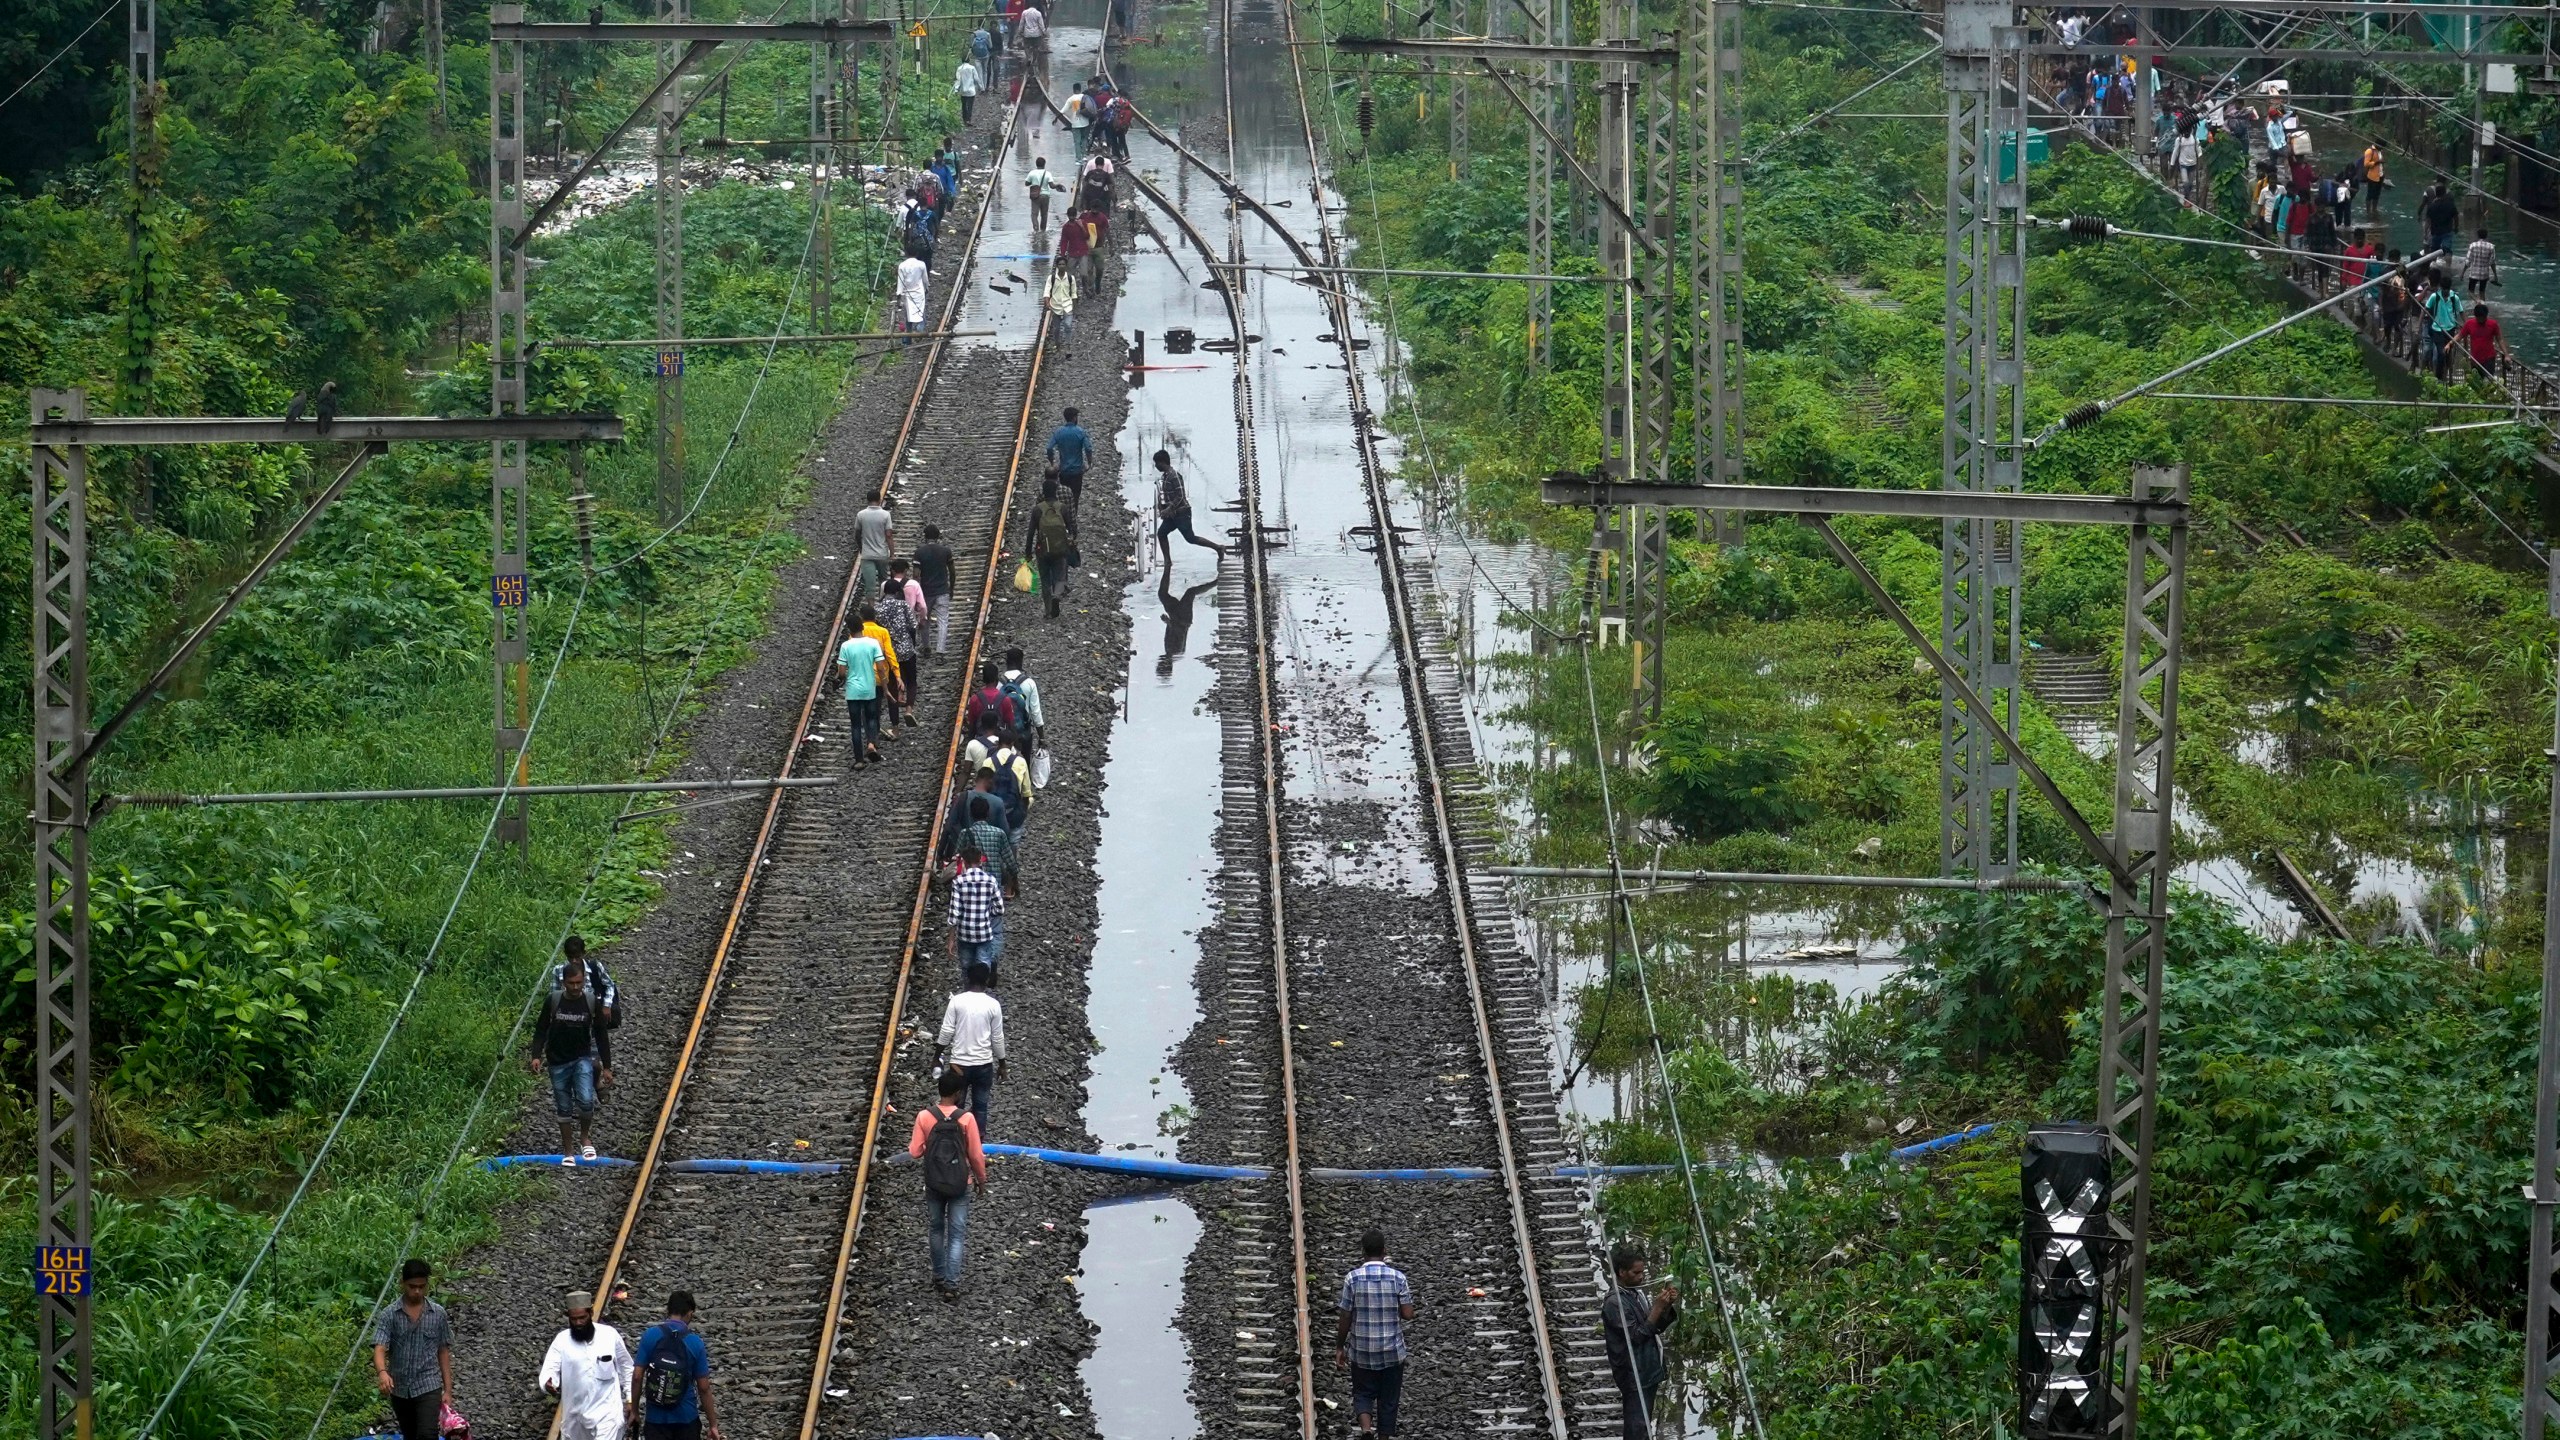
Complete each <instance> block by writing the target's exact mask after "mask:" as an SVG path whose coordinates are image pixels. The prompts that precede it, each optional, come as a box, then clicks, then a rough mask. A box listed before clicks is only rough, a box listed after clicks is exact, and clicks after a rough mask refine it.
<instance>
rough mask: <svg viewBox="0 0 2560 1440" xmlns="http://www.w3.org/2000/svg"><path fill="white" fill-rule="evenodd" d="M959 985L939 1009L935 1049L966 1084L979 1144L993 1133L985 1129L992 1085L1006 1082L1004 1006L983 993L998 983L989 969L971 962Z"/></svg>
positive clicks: (993, 1092)
mask: <svg viewBox="0 0 2560 1440" xmlns="http://www.w3.org/2000/svg"><path fill="white" fill-rule="evenodd" d="M960 983H961V984H962V985H963V986H964V987H966V988H964V989H962V990H961V992H960V993H959V994H957V995H954V996H952V997H951V999H950V1000H949V1001H948V1002H947V1003H946V1004H944V1005H943V1007H942V1028H941V1030H939V1031H937V1032H936V1033H935V1035H934V1041H933V1045H934V1051H935V1053H936V1055H937V1056H938V1057H939V1058H940V1059H941V1060H942V1062H943V1063H944V1064H945V1065H947V1066H949V1067H950V1068H951V1069H954V1070H957V1071H959V1072H960V1073H961V1075H962V1076H964V1077H965V1078H966V1079H967V1080H968V1082H969V1114H970V1115H971V1116H972V1117H973V1118H975V1119H976V1120H977V1122H978V1138H979V1139H980V1140H982V1141H983V1140H985V1139H986V1137H987V1136H989V1135H991V1134H994V1133H995V1132H994V1131H992V1130H990V1129H988V1128H987V1112H988V1110H989V1109H991V1108H992V1107H993V1106H994V1104H995V1097H996V1081H998V1080H1000V1079H1002V1078H1004V1002H1003V1001H1001V1000H998V999H997V998H996V997H994V996H993V995H990V994H988V993H987V990H988V988H989V987H990V986H992V985H994V984H995V983H996V972H995V967H993V966H991V965H987V964H985V963H983V962H981V961H976V960H972V961H970V962H969V968H968V969H967V970H966V971H964V972H962V975H961V979H960Z"/></svg>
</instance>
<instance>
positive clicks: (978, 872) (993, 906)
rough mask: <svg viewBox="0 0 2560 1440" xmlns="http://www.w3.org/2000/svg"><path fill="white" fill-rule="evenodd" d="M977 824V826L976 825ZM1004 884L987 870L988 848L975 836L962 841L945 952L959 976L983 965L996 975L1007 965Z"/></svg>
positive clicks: (964, 835) (952, 880) (964, 837)
mask: <svg viewBox="0 0 2560 1440" xmlns="http://www.w3.org/2000/svg"><path fill="white" fill-rule="evenodd" d="M973 823H974V822H973ZM1003 923H1004V882H1002V881H1000V880H998V879H997V878H996V876H995V872H993V871H991V870H989V869H988V868H987V851H986V847H985V846H983V845H980V844H979V843H978V841H977V837H976V836H974V835H968V834H963V835H962V837H961V839H960V868H959V869H958V870H957V871H956V872H954V873H953V875H952V877H951V910H950V913H949V915H948V916H947V917H946V918H945V924H944V929H945V930H947V931H948V932H949V934H948V935H947V936H946V939H945V950H946V953H948V954H949V955H950V957H951V961H952V964H953V966H954V967H955V968H956V969H957V970H958V972H959V973H960V974H963V975H966V974H967V973H969V967H970V966H972V965H984V966H986V967H987V973H988V974H989V975H991V976H992V975H993V974H995V973H996V969H997V967H998V966H999V965H1001V964H1002V963H1003V961H1004V932H1003V931H1002V930H1001V929H999V928H998V927H999V926H1001V925H1002V924H1003Z"/></svg>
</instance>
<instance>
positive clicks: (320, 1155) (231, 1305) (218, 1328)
mask: <svg viewBox="0 0 2560 1440" xmlns="http://www.w3.org/2000/svg"><path fill="white" fill-rule="evenodd" d="M594 583H595V577H594V576H593V575H588V576H586V577H585V578H584V579H582V580H581V581H580V582H579V584H578V594H577V598H576V600H575V601H574V602H573V603H572V604H571V605H570V608H569V620H568V623H567V624H566V625H565V626H563V627H562V629H561V632H560V646H559V648H558V649H557V650H555V651H553V652H552V656H551V669H550V672H549V673H548V674H546V675H545V676H544V677H543V681H542V693H541V695H540V696H539V697H538V698H537V699H536V700H535V702H534V708H533V714H532V716H531V717H530V718H529V719H528V720H527V721H526V724H525V731H524V737H525V738H524V743H525V744H526V745H527V746H530V745H531V744H532V743H533V737H534V734H535V732H536V731H537V730H539V729H540V728H541V725H542V718H543V716H544V714H545V713H546V712H547V711H548V710H549V708H550V704H551V691H552V687H553V686H555V685H557V684H558V683H559V680H560V669H561V666H562V664H563V663H564V662H566V661H567V659H568V658H569V645H570V642H571V641H572V640H574V639H575V638H576V637H577V633H578V619H579V617H580V616H581V615H582V614H584V613H585V610H586V604H587V591H588V590H589V589H590V588H591V587H592V586H593V585H594ZM509 773H510V779H509V782H508V783H510V784H512V783H513V779H512V776H513V772H512V771H511V772H509ZM507 799H508V797H507V796H505V795H501V796H499V797H498V798H497V799H496V801H494V802H493V803H492V804H491V805H490V806H489V818H488V820H486V821H485V822H483V823H482V825H481V827H480V843H479V845H478V846H476V847H475V848H474V849H473V850H472V852H471V861H470V863H469V864H468V865H466V866H464V867H463V871H462V879H461V880H460V881H459V882H457V883H456V884H455V885H454V887H453V899H452V900H451V901H450V902H448V903H447V904H446V906H445V911H444V919H443V921H442V922H441V923H440V924H438V925H437V926H436V933H435V938H434V939H433V940H431V941H429V942H428V944H427V954H426V958H425V959H424V960H422V961H420V962H419V964H418V973H417V974H416V976H414V977H413V978H411V980H410V981H409V989H408V993H406V994H405V995H403V996H401V998H400V1004H399V1006H398V1008H396V1009H394V1010H393V1011H392V1012H391V1022H390V1023H389V1024H388V1025H386V1026H384V1027H383V1030H382V1038H381V1039H380V1040H378V1041H376V1042H374V1047H373V1054H372V1056H371V1058H369V1059H367V1060H366V1061H365V1066H364V1070H363V1072H362V1073H361V1074H359V1075H358V1076H357V1077H356V1083H355V1088H354V1089H352V1090H350V1091H348V1092H347V1098H346V1101H345V1103H344V1104H343V1105H341V1106H340V1107H339V1110H338V1117H337V1119H336V1120H335V1121H333V1122H331V1124H330V1126H329V1131H328V1134H326V1135H325V1136H323V1137H322V1138H321V1141H320V1148H319V1149H318V1150H316V1151H314V1152H313V1153H312V1156H311V1163H310V1164H309V1165H308V1166H306V1167H305V1168H304V1170H303V1172H302V1179H301V1180H300V1181H299V1182H298V1183H296V1184H295V1186H294V1187H293V1194H292V1196H291V1197H290V1198H288V1199H287V1200H286V1201H285V1204H284V1208H283V1209H282V1210H280V1211H278V1212H277V1214H276V1218H275V1223H274V1224H272V1225H270V1226H269V1227H268V1229H267V1235H266V1238H265V1239H264V1240H261V1241H259V1242H258V1249H257V1252H256V1253H255V1254H254V1255H252V1256H251V1257H250V1259H249V1268H248V1269H246V1270H244V1271H242V1272H241V1275H240V1279H239V1282H238V1283H237V1284H235V1285H233V1286H232V1287H231V1295H230V1297H229V1298H228V1299H226V1300H224V1301H223V1304H222V1309H221V1310H220V1311H219V1312H218V1313H217V1314H216V1315H215V1316H214V1320H213V1324H212V1326H211V1327H210V1328H208V1329H207V1330H206V1331H205V1333H204V1338H203V1339H201V1340H199V1341H198V1342H196V1348H195V1353H193V1354H192V1355H190V1356H188V1357H187V1363H186V1365H185V1366H184V1367H182V1368H181V1369H180V1370H179V1371H178V1378H177V1379H176V1380H175V1381H173V1382H171V1384H170V1386H169V1390H168V1393H167V1394H165V1395H163V1396H161V1397H160V1404H159V1405H158V1407H157V1408H155V1409H154V1410H153V1411H152V1412H151V1418H150V1419H149V1420H148V1421H145V1422H144V1423H143V1426H142V1428H141V1429H140V1430H139V1431H136V1432H135V1435H134V1440H151V1436H152V1434H153V1432H155V1431H156V1430H158V1429H159V1427H160V1422H161V1420H162V1419H163V1418H165V1417H166V1416H167V1415H168V1413H169V1407H170V1406H171V1405H173V1404H175V1403H177V1399H178V1396H179V1395H180V1394H182V1393H183V1392H184V1391H185V1390H186V1388H187V1381H188V1380H189V1379H190V1378H191V1377H193V1376H194V1374H195V1371H196V1367H197V1366H198V1365H200V1364H202V1363H203V1362H204V1357H205V1355H206V1353H207V1352H208V1351H210V1350H211V1349H212V1348H213V1342H214V1341H215V1340H216V1339H217V1338H219V1337H220V1336H221V1334H222V1332H223V1330H224V1329H225V1328H226V1327H228V1326H229V1325H230V1323H231V1317H232V1316H233V1315H234V1314H235V1313H237V1312H238V1310H239V1308H240V1302H241V1301H242V1300H243V1299H244V1298H245V1297H246V1296H247V1295H248V1293H249V1283H250V1282H251V1281H252V1280H254V1279H256V1278H257V1275H258V1271H259V1270H261V1269H263V1268H264V1267H265V1265H266V1262H267V1257H268V1256H269V1255H272V1254H274V1253H275V1248H276V1242H277V1240H278V1239H280V1238H281V1237H282V1236H283V1234H284V1227H285V1225H286V1224H287V1223H288V1222H290V1221H291V1220H292V1219H293V1212H294V1211H295V1210H296V1209H299V1208H300V1207H301V1205H302V1198H303V1197H304V1196H305V1195H308V1194H309V1193H310V1192H311V1182H312V1181H313V1180H315V1179H317V1178H319V1175H320V1167H321V1166H322V1165H323V1164H325V1163H326V1162H327V1161H328V1158H329V1152H330V1150H331V1149H333V1148H334V1147H335V1146H336V1145H337V1143H338V1136H339V1135H340V1134H341V1133H343V1132H344V1131H345V1130H346V1127H347V1121H348V1120H349V1119H350V1118H351V1117H352V1116H353V1115H354V1114H355V1109H356V1102H357V1101H359V1100H361V1099H363V1098H364V1093H365V1091H366V1089H367V1088H368V1087H369V1086H371V1084H372V1083H373V1077H374V1072H375V1071H377V1070H379V1069H380V1068H381V1066H382V1057H383V1056H384V1055H386V1054H388V1053H389V1052H390V1049H391V1041H392V1039H393V1037H395V1036H397V1035H398V1034H399V1033H400V1026H401V1023H402V1022H403V1021H405V1020H407V1019H408V1016H409V1010H410V1007H412V1006H414V1005H415V1004H416V1003H417V1000H418V995H419V992H420V991H422V990H424V989H425V988H426V983H427V977H428V976H429V975H432V974H434V973H435V968H436V956H437V954H438V953H439V952H440V951H442V950H443V948H444V941H445V937H446V936H447V935H450V934H451V933H453V921H454V917H455V916H456V915H458V914H460V913H461V911H462V899H463V897H464V896H465V895H467V894H469V893H470V892H471V882H472V880H473V879H474V878H475V877H476V876H477V875H478V874H479V873H480V862H481V861H482V860H484V859H486V858H487V857H488V854H489V842H490V841H491V840H492V839H493V838H495V836H496V835H497V833H498V817H499V816H500V815H502V814H504V813H506V808H507Z"/></svg>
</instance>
